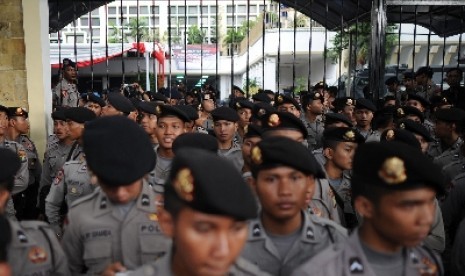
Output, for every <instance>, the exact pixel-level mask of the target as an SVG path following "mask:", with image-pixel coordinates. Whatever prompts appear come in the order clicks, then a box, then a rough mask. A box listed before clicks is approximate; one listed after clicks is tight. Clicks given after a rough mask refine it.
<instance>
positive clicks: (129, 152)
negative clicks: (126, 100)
mask: <svg viewBox="0 0 465 276" xmlns="http://www.w3.org/2000/svg"><path fill="white" fill-rule="evenodd" d="M83 146H84V153H85V154H86V160H87V165H88V166H89V168H90V170H91V171H92V172H93V173H95V175H96V176H97V177H98V178H99V179H100V180H101V181H102V182H103V184H105V185H108V186H115V187H117V186H126V185H130V184H132V183H134V181H136V180H138V179H141V178H143V177H144V175H146V174H147V173H148V172H150V171H151V170H153V168H154V166H155V153H154V151H153V148H152V143H151V142H150V139H149V137H148V136H147V134H146V133H145V131H144V130H143V129H142V128H141V127H140V126H139V125H137V124H136V123H135V122H134V121H132V120H130V119H128V118H126V117H124V116H109V117H102V118H99V119H96V120H94V121H92V122H89V123H88V124H86V128H85V130H84V135H83Z"/></svg>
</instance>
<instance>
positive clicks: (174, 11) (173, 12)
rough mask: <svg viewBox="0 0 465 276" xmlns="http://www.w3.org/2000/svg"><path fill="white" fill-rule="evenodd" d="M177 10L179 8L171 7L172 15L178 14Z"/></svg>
mask: <svg viewBox="0 0 465 276" xmlns="http://www.w3.org/2000/svg"><path fill="white" fill-rule="evenodd" d="M176 8H177V7H176V6H171V7H170V13H171V14H177V13H178V12H177V9H176Z"/></svg>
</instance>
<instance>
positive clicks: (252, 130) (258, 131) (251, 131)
mask: <svg viewBox="0 0 465 276" xmlns="http://www.w3.org/2000/svg"><path fill="white" fill-rule="evenodd" d="M262 134H263V129H262V128H261V127H260V126H258V125H252V124H250V125H247V126H246V127H245V134H244V139H247V138H252V137H262Z"/></svg>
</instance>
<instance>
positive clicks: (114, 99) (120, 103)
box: [108, 93, 135, 114]
mask: <svg viewBox="0 0 465 276" xmlns="http://www.w3.org/2000/svg"><path fill="white" fill-rule="evenodd" d="M108 103H109V104H110V105H111V106H113V107H114V108H115V109H116V110H118V111H121V112H123V113H125V114H129V113H131V112H132V111H134V110H135V108H134V105H133V104H132V103H131V101H130V100H129V99H128V98H126V97H124V96H123V95H122V94H121V93H110V94H108Z"/></svg>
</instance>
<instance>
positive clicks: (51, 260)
mask: <svg viewBox="0 0 465 276" xmlns="http://www.w3.org/2000/svg"><path fill="white" fill-rule="evenodd" d="M10 226H11V230H12V231H11V233H12V237H11V243H10V245H9V247H8V263H9V264H10V266H11V270H12V275H15V276H17V275H63V276H67V275H69V270H68V263H67V261H66V257H65V254H64V253H63V249H62V248H61V246H60V243H59V242H58V240H57V239H56V237H55V235H54V233H53V231H52V230H51V229H50V227H49V226H48V224H46V223H44V222H41V221H23V222H16V221H12V220H10Z"/></svg>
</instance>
